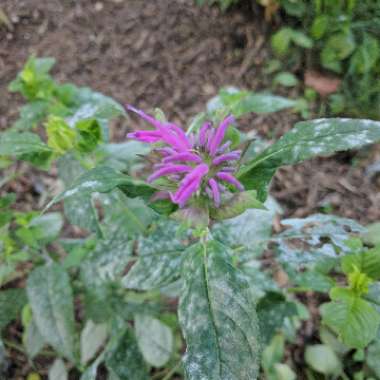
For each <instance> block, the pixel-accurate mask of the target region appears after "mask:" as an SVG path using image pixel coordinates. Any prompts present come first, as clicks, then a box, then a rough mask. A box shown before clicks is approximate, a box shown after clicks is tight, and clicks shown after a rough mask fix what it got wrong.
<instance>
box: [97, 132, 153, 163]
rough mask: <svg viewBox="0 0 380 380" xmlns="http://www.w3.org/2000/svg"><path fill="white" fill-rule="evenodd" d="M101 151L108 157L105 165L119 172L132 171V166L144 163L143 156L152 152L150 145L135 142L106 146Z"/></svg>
mask: <svg viewBox="0 0 380 380" xmlns="http://www.w3.org/2000/svg"><path fill="white" fill-rule="evenodd" d="M101 149H102V151H103V152H104V154H105V156H106V157H105V165H106V166H110V167H112V168H114V169H117V170H125V169H131V166H132V165H136V164H138V163H143V162H144V158H143V156H145V155H147V154H148V153H149V152H150V146H149V145H148V144H145V143H142V142H140V141H133V140H132V141H127V142H124V143H119V144H105V145H103V146H101ZM132 171H133V168H132Z"/></svg>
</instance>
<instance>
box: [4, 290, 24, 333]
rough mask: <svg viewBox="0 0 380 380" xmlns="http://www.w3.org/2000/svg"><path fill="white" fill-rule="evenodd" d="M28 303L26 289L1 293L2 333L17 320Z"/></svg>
mask: <svg viewBox="0 0 380 380" xmlns="http://www.w3.org/2000/svg"><path fill="white" fill-rule="evenodd" d="M25 303H26V296H25V291H24V289H8V290H1V291H0V331H1V330H3V328H4V327H6V326H7V325H8V323H9V322H11V321H12V320H13V319H16V318H17V317H18V315H19V313H20V312H21V309H22V307H23V306H24V305H25Z"/></svg>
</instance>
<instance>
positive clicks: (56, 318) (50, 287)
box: [27, 263, 76, 361]
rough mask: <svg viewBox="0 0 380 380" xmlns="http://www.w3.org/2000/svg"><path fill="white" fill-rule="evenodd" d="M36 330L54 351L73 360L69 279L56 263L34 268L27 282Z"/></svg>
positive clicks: (73, 322) (73, 337)
mask: <svg viewBox="0 0 380 380" xmlns="http://www.w3.org/2000/svg"><path fill="white" fill-rule="evenodd" d="M27 293H28V298H29V303H30V306H31V308H32V311H33V316H34V318H35V322H36V324H37V326H38V330H39V331H40V333H41V335H42V336H43V338H44V339H45V341H46V342H47V343H49V344H50V345H51V346H52V347H53V348H54V349H55V350H57V352H59V353H60V354H61V355H63V356H65V357H66V358H67V359H69V360H71V361H75V358H76V351H75V321H74V305H73V294H72V290H71V285H70V278H69V276H68V274H67V273H66V272H65V271H64V269H63V268H62V267H61V266H60V265H59V264H56V263H52V264H50V265H48V266H42V267H39V268H37V269H34V270H33V271H32V272H31V273H30V275H29V278H28V281H27Z"/></svg>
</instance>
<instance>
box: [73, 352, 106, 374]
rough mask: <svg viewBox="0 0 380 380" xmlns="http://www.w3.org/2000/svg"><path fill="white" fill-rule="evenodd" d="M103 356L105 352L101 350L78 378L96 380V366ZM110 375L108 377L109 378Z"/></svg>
mask: <svg viewBox="0 0 380 380" xmlns="http://www.w3.org/2000/svg"><path fill="white" fill-rule="evenodd" d="M104 357H105V352H104V351H103V352H102V353H101V354H100V355H99V356H98V357H97V358H96V360H94V361H93V362H92V364H91V365H90V366H88V367H87V368H86V370H85V371H84V372H83V373H82V376H81V377H80V380H96V379H97V372H98V367H99V365H100V364H101V363H102V361H103V360H104ZM110 379H111V377H109V378H108V380H110Z"/></svg>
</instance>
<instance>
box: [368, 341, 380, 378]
mask: <svg viewBox="0 0 380 380" xmlns="http://www.w3.org/2000/svg"><path fill="white" fill-rule="evenodd" d="M379 357H380V339H379V338H378V339H376V341H375V342H373V343H372V344H371V345H370V346H369V347H368V350H367V357H366V363H367V365H368V367H369V368H370V369H371V370H372V371H373V372H374V374H375V375H376V376H377V377H380V361H379Z"/></svg>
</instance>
